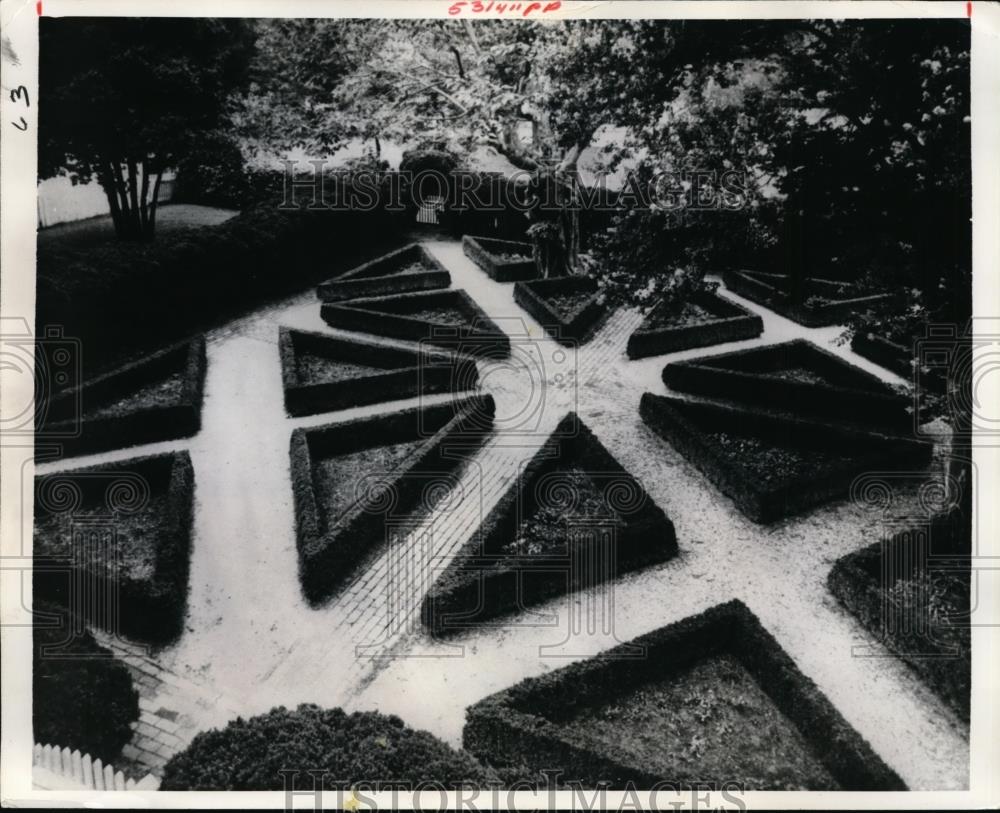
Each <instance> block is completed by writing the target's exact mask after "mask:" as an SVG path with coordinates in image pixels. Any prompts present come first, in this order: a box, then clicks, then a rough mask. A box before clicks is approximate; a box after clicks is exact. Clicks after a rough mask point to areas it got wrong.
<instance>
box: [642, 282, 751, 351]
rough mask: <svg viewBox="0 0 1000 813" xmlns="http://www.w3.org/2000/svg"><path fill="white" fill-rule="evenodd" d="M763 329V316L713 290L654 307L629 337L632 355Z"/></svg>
mask: <svg viewBox="0 0 1000 813" xmlns="http://www.w3.org/2000/svg"><path fill="white" fill-rule="evenodd" d="M763 332H764V322H763V320H762V319H761V318H760V317H759V316H757V315H756V314H754V313H751V312H750V311H748V310H747V309H746V308H744V307H742V306H741V305H737V304H736V303H734V302H729V301H728V300H726V299H723V298H722V297H721V296H718V295H717V294H715V293H712V292H704V293H697V294H695V295H694V296H692V297H690V298H688V299H686V300H685V301H683V302H682V303H679V304H678V306H676V307H672V306H670V305H661V306H659V307H654V308H653V310H652V311H650V313H649V315H648V316H647V317H646V318H645V319H644V320H643V322H642V324H641V325H639V327H638V329H636V331H635V332H634V333H632V335H631V336H629V339H628V348H627V350H628V356H629V358H632V359H638V358H645V357H647V356H658V355H661V354H663V353H673V352H674V351H677V350H687V349H688V348H691V347H706V346H708V345H713V344H722V343H724V342H736V341H740V340H741V339H753V338H756V337H757V336H759V335H760V334H761V333H763Z"/></svg>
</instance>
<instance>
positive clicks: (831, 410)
mask: <svg viewBox="0 0 1000 813" xmlns="http://www.w3.org/2000/svg"><path fill="white" fill-rule="evenodd" d="M663 381H664V383H665V384H666V385H667V386H668V387H670V388H671V389H672V390H678V391H680V392H688V393H694V394H696V395H703V396H707V397H710V398H722V399H727V400H729V401H730V402H733V403H740V404H752V405H754V406H757V407H762V408H766V409H768V410H771V411H774V412H778V413H794V414H796V415H801V416H803V417H807V416H811V417H815V418H817V419H824V420H831V421H838V422H843V423H849V424H862V425H870V426H873V427H877V426H883V427H886V428H894V429H895V430H897V431H906V430H912V428H913V417H912V413H911V410H912V408H913V399H912V397H910V396H909V395H907V394H905V393H901V392H899V391H898V390H897V389H895V388H893V387H890V386H889V385H888V384H885V383H883V382H882V381H881V380H880V379H879V378H878V377H877V376H874V375H871V374H870V373H867V372H865V371H864V370H861V369H860V368H858V367H855V366H854V365H852V364H849V363H848V362H846V361H844V360H842V359H841V358H839V357H838V356H835V355H834V354H833V353H830V352H828V351H826V350H823V349H822V348H820V347H817V346H816V345H814V344H812V342H808V341H806V340H804V339H796V340H794V341H790V342H782V343H780V344H772V345H766V346H764V347H754V348H750V349H748V350H734V351H732V352H730V353H720V354H718V355H714V356H702V357H699V358H696V359H690V360H687V361H677V362H672V363H671V364H668V365H667V366H666V367H664V368H663Z"/></svg>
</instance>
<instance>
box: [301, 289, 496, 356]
mask: <svg viewBox="0 0 1000 813" xmlns="http://www.w3.org/2000/svg"><path fill="white" fill-rule="evenodd" d="M320 315H321V316H322V317H323V320H324V321H325V322H326V323H327V324H328V325H331V326H333V327H339V328H344V329H345V330H357V331H361V332H364V333H373V334H376V335H379V336H389V337H392V338H396V339H409V340H411V341H423V342H427V343H429V344H433V345H435V346H437V347H443V348H445V349H448V350H451V351H454V352H457V353H461V354H463V355H471V356H489V357H495V358H506V357H507V356H509V355H510V340H509V339H508V338H507V334H505V333H504V332H503V331H502V330H500V328H498V327H497V326H496V325H495V324H494V323H493V322H492V321H491V320H490V318H489V317H488V316H487V315H486V314H485V313H483V311H482V309H481V308H480V307H479V306H478V305H477V304H476V303H475V302H474V301H473V300H472V298H471V297H470V296H469V295H468V294H467V293H466V292H465V291H462V290H447V291H424V292H421V293H413V294H401V295H399V296H379V297H369V298H366V299H355V300H353V301H351V302H343V303H335V302H327V303H325V304H324V305H323V306H322V308H321V309H320Z"/></svg>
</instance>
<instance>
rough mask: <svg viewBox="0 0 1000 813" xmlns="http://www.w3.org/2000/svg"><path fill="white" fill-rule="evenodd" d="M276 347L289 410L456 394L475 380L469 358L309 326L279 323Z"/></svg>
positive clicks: (321, 409) (310, 411)
mask: <svg viewBox="0 0 1000 813" xmlns="http://www.w3.org/2000/svg"><path fill="white" fill-rule="evenodd" d="M278 348H279V351H280V353H281V374H282V383H283V386H284V391H285V409H286V410H287V411H288V414H289V415H312V414H314V413H317V412H326V411H331V410H335V409H346V408H347V407H352V406H360V405H362V404H375V403H380V402H382V401H391V400H394V399H400V398H411V397H414V396H416V395H429V394H432V393H439V392H454V393H458V392H462V391H464V390H471V389H475V387H476V383H477V382H478V380H479V374H478V371H477V369H476V365H475V363H474V362H471V361H467V360H466V361H463V360H461V359H456V358H454V357H452V356H447V355H444V354H438V355H433V354H429V353H420V352H416V351H413V350H404V349H399V348H394V347H387V346H385V345H379V344H374V343H371V342H361V341H356V340H354V339H344V338H340V337H335V336H327V335H325V334H323V333H315V332H312V331H304V330H290V329H288V328H281V330H280V332H279V336H278Z"/></svg>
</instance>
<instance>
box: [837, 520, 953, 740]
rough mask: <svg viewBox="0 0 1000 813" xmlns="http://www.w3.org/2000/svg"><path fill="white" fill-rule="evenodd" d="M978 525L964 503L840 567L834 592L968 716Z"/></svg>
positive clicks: (846, 559) (839, 563) (858, 553)
mask: <svg viewBox="0 0 1000 813" xmlns="http://www.w3.org/2000/svg"><path fill="white" fill-rule="evenodd" d="M971 550H972V547H971V527H970V523H969V521H968V519H967V518H966V517H965V515H964V514H963V513H962V512H961V511H960V510H957V509H953V510H952V511H951V512H949V513H947V514H942V515H940V516H938V517H935V518H934V520H933V521H932V522H931V523H929V524H928V525H927V526H925V527H923V528H921V527H914V528H912V529H909V530H907V531H904V532H902V533H899V534H896V535H895V536H893V537H891V538H889V539H887V540H884V541H880V542H876V543H875V544H874V545H870V546H868V547H866V548H862V549H861V550H859V551H856V552H854V553H851V554H848V555H847V556H845V557H843V558H842V559H840V560H839V561H837V563H836V564H835V565H834V566H833V569H832V570H831V571H830V575H829V578H828V583H829V586H830V591H831V592H832V593H833V594H834V595H835V596H836V597H837V598H838V599H839V600H840V601H841V603H842V604H843V605H844V606H845V607H846V608H847V609H848V610H850V611H851V612H852V613H853V614H854V615H856V616H857V617H858V619H859V620H860V621H861V623H862V625H863V626H864V627H865V628H866V629H867V630H868V631H869V632H870V633H872V635H873V636H874V637H875V638H876V640H877V641H879V642H880V643H882V644H883V645H885V647H886V648H887V649H889V651H890V652H893V653H894V654H895V655H897V656H898V657H899V658H900V659H902V660H903V661H904V662H905V663H907V664H908V665H909V666H910V667H911V668H912V669H913V670H914V671H915V672H916V673H917V675H919V676H920V678H921V679H922V680H923V681H924V683H926V684H927V686H928V687H929V688H930V689H931V690H933V691H934V692H935V693H936V694H937V695H938V696H940V697H941V699H942V700H944V702H945V703H946V704H947V705H948V706H949V707H951V708H952V709H953V710H954V711H955V713H956V714H958V715H959V716H960V717H961V718H962V719H964V720H965V721H966V722H968V720H969V708H970V700H971V685H972V658H971V653H972V646H971V628H970V626H969V619H968V615H969V612H970V609H971V603H970V598H971V591H970V583H971V578H972V570H971V568H970V559H969V557H970V555H971Z"/></svg>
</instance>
